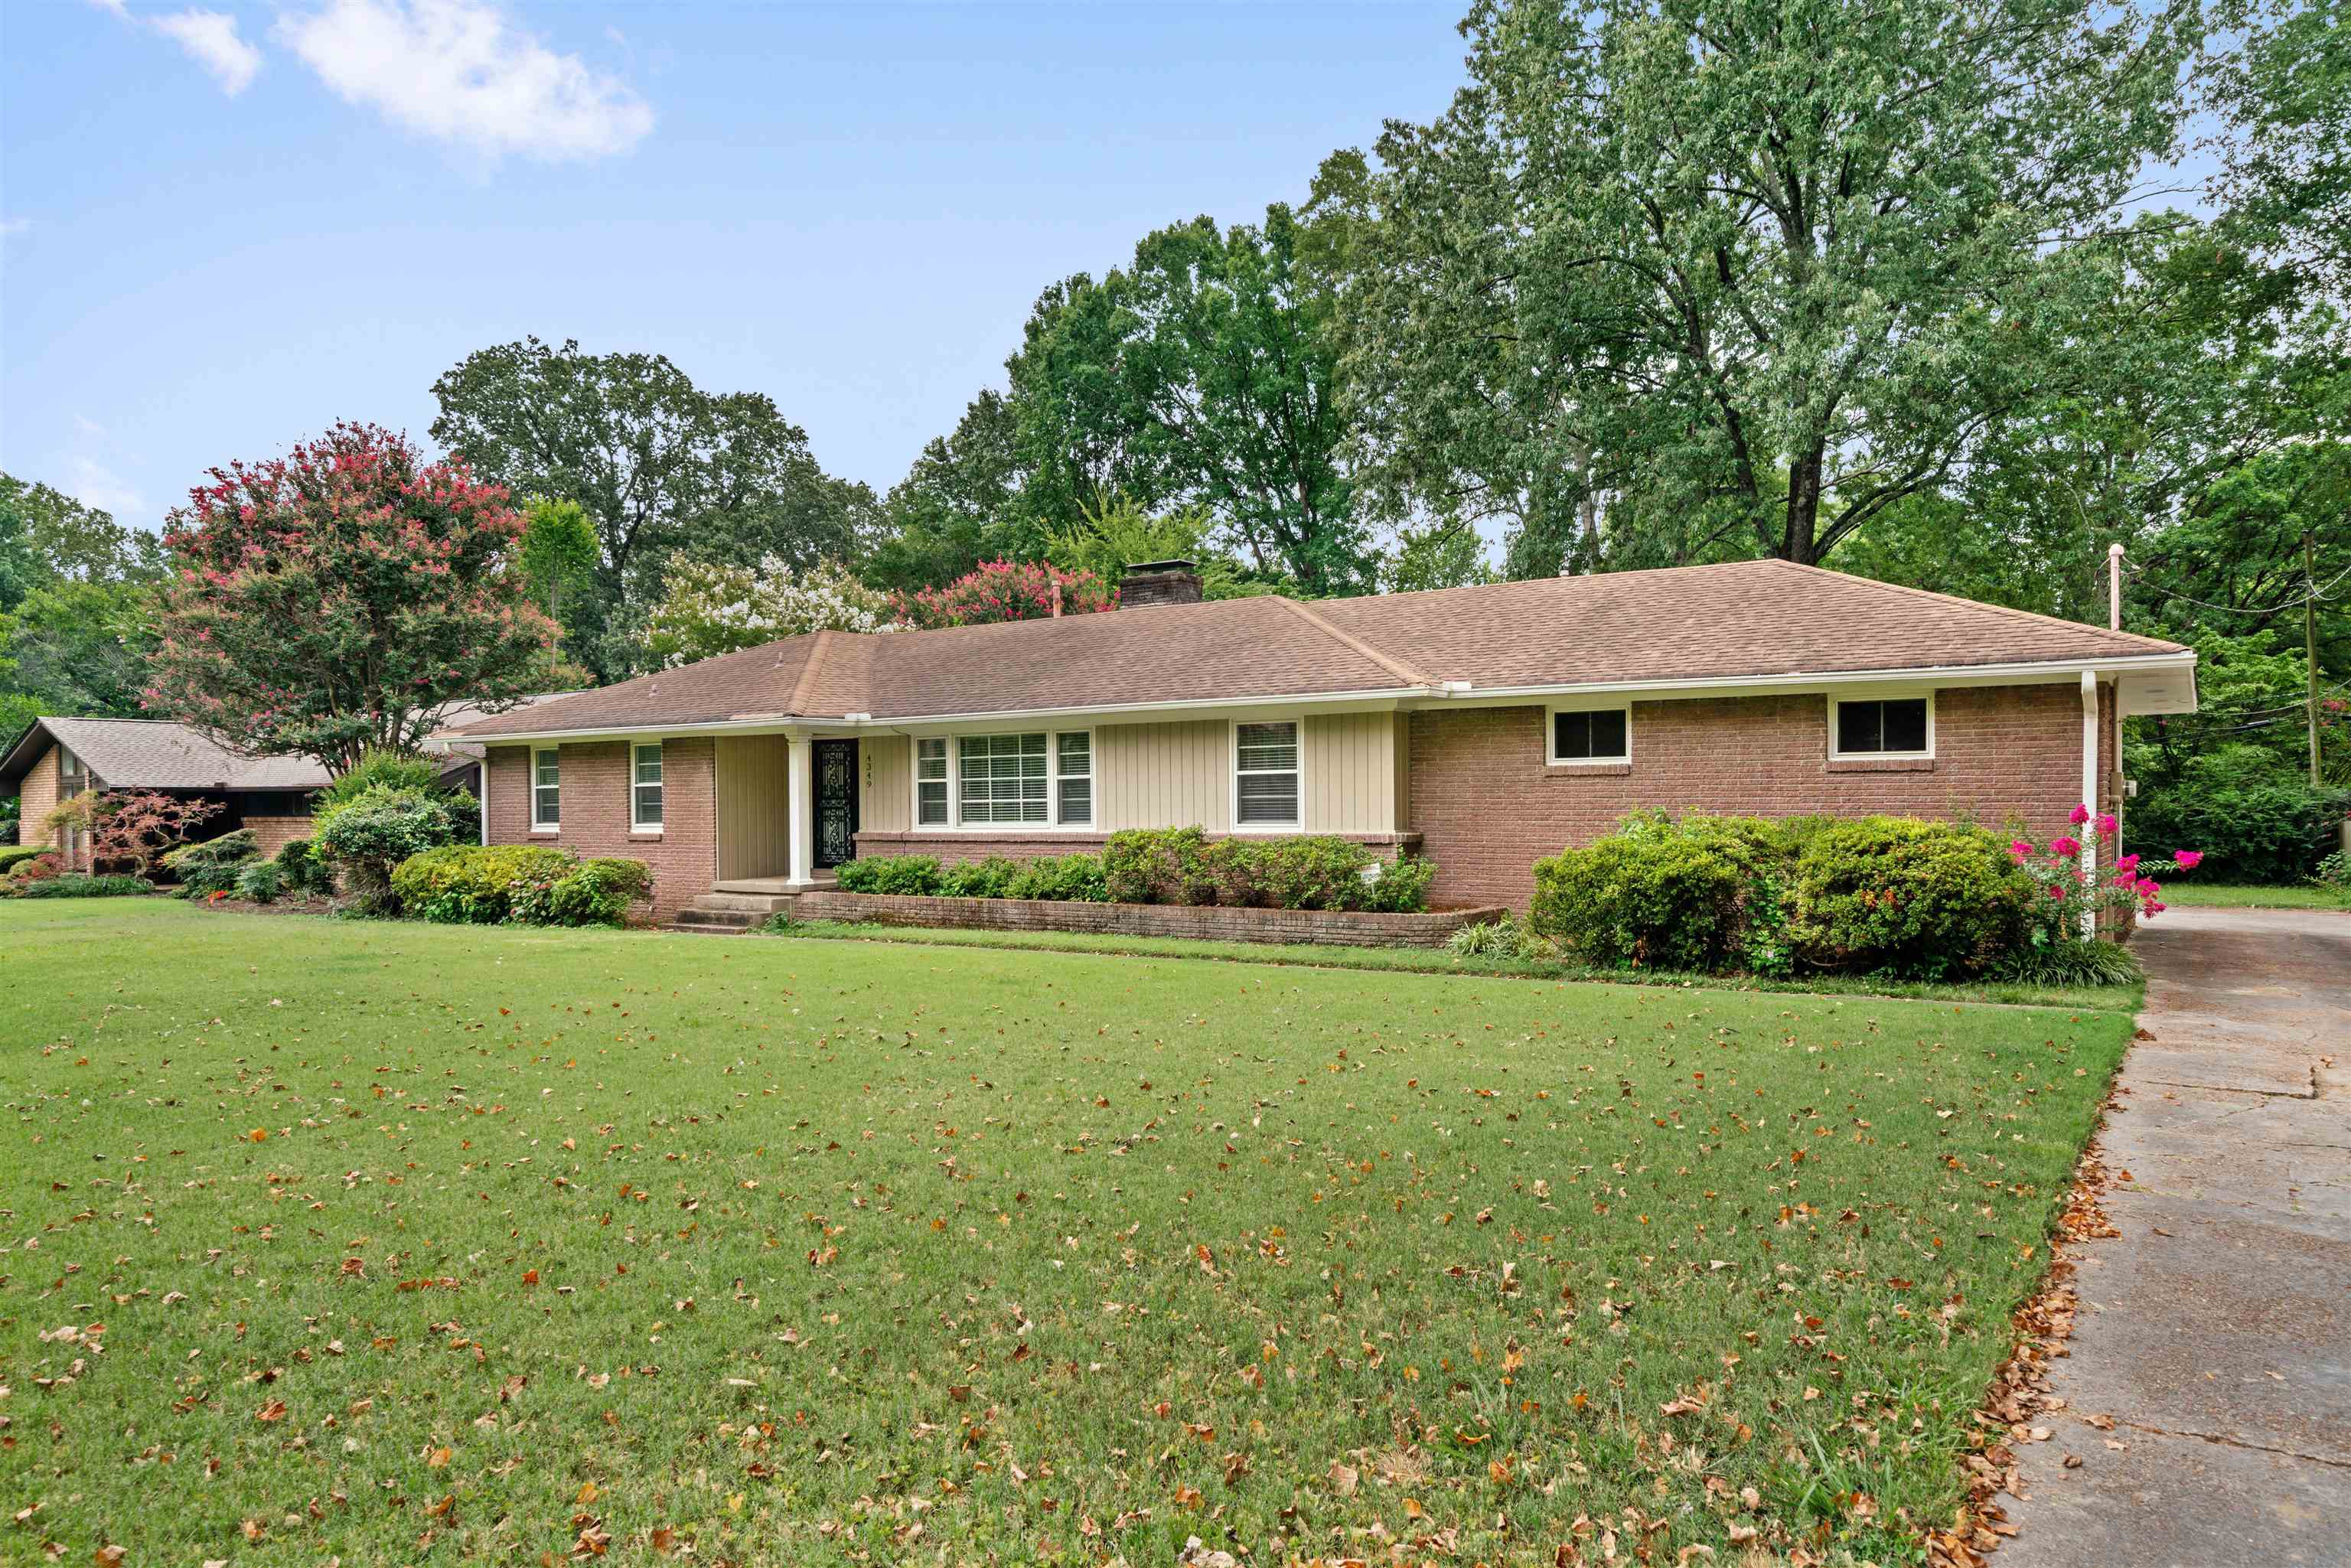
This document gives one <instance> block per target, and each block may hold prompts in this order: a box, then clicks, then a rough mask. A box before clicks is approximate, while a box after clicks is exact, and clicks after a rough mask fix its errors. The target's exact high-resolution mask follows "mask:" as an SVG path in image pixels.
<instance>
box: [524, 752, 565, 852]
mask: <svg viewBox="0 0 2351 1568" xmlns="http://www.w3.org/2000/svg"><path fill="white" fill-rule="evenodd" d="M562 821H563V754H562V753H561V752H560V751H558V750H557V749H556V748H555V747H551V746H550V747H548V748H547V749H546V750H544V751H534V752H532V753H531V754H530V825H531V827H532V828H533V829H535V830H536V831H539V832H545V833H551V832H554V831H556V830H557V828H558V827H559V825H560V824H561V822H562Z"/></svg>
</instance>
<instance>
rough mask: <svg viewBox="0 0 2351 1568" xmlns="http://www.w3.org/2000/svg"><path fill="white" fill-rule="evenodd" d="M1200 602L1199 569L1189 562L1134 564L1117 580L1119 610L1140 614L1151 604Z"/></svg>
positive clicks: (1138, 562) (1156, 561)
mask: <svg viewBox="0 0 2351 1568" xmlns="http://www.w3.org/2000/svg"><path fill="white" fill-rule="evenodd" d="M1199 602H1200V569H1199V568H1198V567H1196V566H1194V565H1193V564H1192V563H1191V562H1190V561H1188V560H1145V561H1136V562H1134V563H1133V564H1131V565H1129V566H1128V567H1127V569H1126V575H1125V576H1123V577H1122V578H1120V579H1119V580H1118V607H1119V608H1120V609H1121V610H1142V609H1144V608H1146V607H1148V606H1150V605H1154V604H1197V603H1199Z"/></svg>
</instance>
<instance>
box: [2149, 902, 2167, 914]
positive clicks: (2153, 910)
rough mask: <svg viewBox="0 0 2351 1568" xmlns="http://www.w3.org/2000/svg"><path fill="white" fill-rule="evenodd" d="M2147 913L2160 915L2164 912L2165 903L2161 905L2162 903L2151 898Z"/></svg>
mask: <svg viewBox="0 0 2351 1568" xmlns="http://www.w3.org/2000/svg"><path fill="white" fill-rule="evenodd" d="M2162 913H2163V905H2161V904H2157V903H2155V902H2153V901H2152V900H2150V901H2148V904H2147V914H2148V915H2150V916H2152V915H2160V914H2162Z"/></svg>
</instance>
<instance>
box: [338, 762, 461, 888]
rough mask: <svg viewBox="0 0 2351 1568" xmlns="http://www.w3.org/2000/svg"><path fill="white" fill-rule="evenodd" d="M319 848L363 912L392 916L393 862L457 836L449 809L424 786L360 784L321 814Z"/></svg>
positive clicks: (442, 843) (435, 846)
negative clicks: (369, 786) (357, 790)
mask: <svg viewBox="0 0 2351 1568" xmlns="http://www.w3.org/2000/svg"><path fill="white" fill-rule="evenodd" d="M319 821H320V825H319V834H318V839H317V843H318V847H319V852H320V853H321V854H323V855H325V856H326V857H327V859H328V860H329V861H330V862H333V864H334V866H335V868H336V870H337V872H338V873H339V874H340V880H341V881H342V883H343V885H344V886H345V887H346V888H347V889H348V890H349V891H350V895H351V906H352V908H353V909H354V910H355V911H356V912H357V913H359V914H362V915H391V914H394V913H396V912H397V911H398V908H399V902H398V900H397V899H396V898H395V896H394V895H393V894H392V868H393V867H394V866H397V865H399V864H400V862H402V861H404V860H406V859H407V858H408V857H409V856H411V855H416V854H423V852H425V851H426V850H434V849H439V848H440V847H441V846H442V845H444V844H446V843H448V842H449V841H451V839H452V838H453V837H454V836H455V828H454V827H453V826H452V824H451V822H450V821H449V812H448V809H447V808H446V807H444V805H443V804H442V803H441V802H440V801H439V800H436V799H435V798H434V796H432V795H430V794H428V793H426V792H425V791H424V790H422V789H386V788H383V787H381V786H378V787H375V788H372V789H364V790H362V791H360V793H359V794H358V795H356V796H354V797H352V798H351V799H350V800H347V801H345V802H343V803H342V804H341V805H340V806H338V807H336V808H335V810H333V811H332V812H331V813H329V814H327V815H324V816H322V817H321V818H320V820H319Z"/></svg>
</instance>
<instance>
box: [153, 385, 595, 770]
mask: <svg viewBox="0 0 2351 1568" xmlns="http://www.w3.org/2000/svg"><path fill="white" fill-rule="evenodd" d="M189 497H190V505H189V506H187V507H183V508H182V509H180V510H179V511H176V512H174V513H173V514H172V518H171V521H170V524H169V525H168V527H167V528H166V529H165V531H164V535H163V542H164V544H165V545H166V546H167V547H168V548H169V549H171V550H172V555H173V565H174V566H175V567H176V569H177V571H176V577H175V580H173V581H172V583H171V584H170V585H169V586H168V587H167V588H166V589H165V591H164V600H163V608H162V615H161V617H160V621H159V625H158V630H159V631H160V632H162V645H161V647H160V649H159V650H158V652H157V653H156V655H155V657H154V660H153V663H152V666H151V681H150V685H149V686H148V689H147V691H146V693H145V694H144V701H145V704H146V706H148V707H149V708H151V709H154V710H156V711H159V712H162V713H167V714H170V715H172V716H174V717H177V718H180V719H183V720H185V721H187V722H188V723H191V724H193V725H196V726H198V727H201V728H203V729H205V730H207V731H209V732H211V733H213V734H214V735H216V736H218V737H221V738H222V740H223V741H224V742H225V743H226V744H229V745H231V746H234V747H238V748H239V749H242V750H246V751H248V752H252V753H256V754H266V755H295V756H313V757H317V758H319V759H321V760H322V761H324V762H325V763H326V764H327V766H328V768H329V769H331V770H332V771H334V772H336V773H339V774H340V773H341V772H343V771H344V770H345V769H347V768H350V766H351V765H352V764H354V763H355V762H357V761H358V759H359V758H360V755H361V753H363V752H364V751H366V750H368V749H369V748H371V747H381V748H385V749H392V750H413V749H415V747H416V745H417V743H418V742H419V741H420V740H422V739H423V737H424V736H425V735H426V734H427V733H429V731H430V729H431V727H432V724H433V715H434V712H435V710H437V709H439V708H440V707H441V706H443V705H444V704H446V703H448V702H450V701H452V700H455V699H459V698H463V699H466V700H470V701H476V702H483V701H486V705H487V706H489V708H490V709H491V710H492V711H496V710H497V709H498V708H499V706H501V705H502V703H507V702H509V701H510V700H512V699H519V698H520V697H523V696H526V695H529V694H530V693H533V692H538V691H545V690H547V689H549V686H550V685H553V684H554V683H555V682H556V681H557V680H558V679H559V671H558V666H557V662H556V657H555V644H556V638H557V636H558V632H557V628H556V625H555V622H553V621H551V620H549V619H548V617H547V615H546V614H545V612H542V611H540V610H539V609H538V606H537V605H535V604H534V603H533V602H532V601H531V596H530V592H529V589H528V584H527V583H526V582H525V581H524V580H523V578H522V575H521V573H520V572H519V571H517V570H514V569H513V566H512V558H513V555H514V552H515V550H516V549H517V546H518V544H519V541H520V539H521V538H522V533H523V517H522V514H521V513H519V512H517V511H516V510H515V509H514V507H510V506H508V505H507V493H506V491H505V490H504V489H503V488H501V487H499V486H496V485H485V484H480V483H477V482H476V481H475V479H474V477H473V476H472V475H471V473H470V472H469V471H468V470H467V469H466V467H465V465H464V464H463V463H461V462H444V463H434V464H427V463H425V462H424V461H423V458H422V455H420V454H419V453H418V452H417V450H416V448H415V447H413V445H411V444H409V442H408V440H407V438H406V437H404V436H401V435H395V434H392V432H390V431H388V430H384V429H382V428H381V427H380V426H376V425H370V424H350V423H345V424H338V425H336V426H335V427H334V428H333V429H332V430H331V431H329V433H328V434H326V435H324V436H322V437H320V438H319V440H316V441H312V442H306V443H304V444H301V445H298V446H297V447H295V448H294V450H293V451H292V452H291V453H290V454H288V455H286V456H284V457H280V458H275V459H272V460H270V461H268V462H266V463H258V464H252V465H247V464H243V463H236V464H232V465H229V467H228V468H226V469H225V470H223V469H219V468H215V469H214V470H213V471H212V480H211V483H209V484H206V485H203V486H198V487H197V488H195V489H194V490H192V491H190V492H189Z"/></svg>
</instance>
